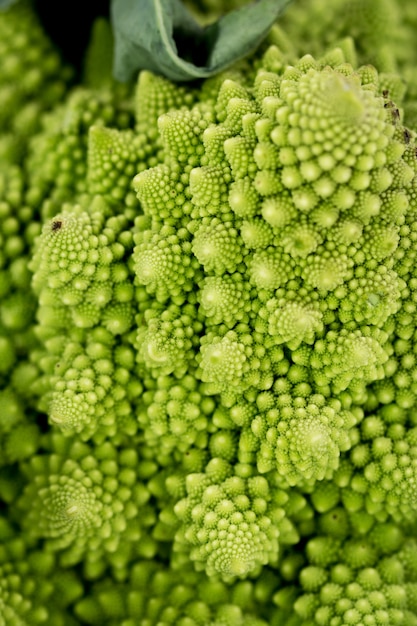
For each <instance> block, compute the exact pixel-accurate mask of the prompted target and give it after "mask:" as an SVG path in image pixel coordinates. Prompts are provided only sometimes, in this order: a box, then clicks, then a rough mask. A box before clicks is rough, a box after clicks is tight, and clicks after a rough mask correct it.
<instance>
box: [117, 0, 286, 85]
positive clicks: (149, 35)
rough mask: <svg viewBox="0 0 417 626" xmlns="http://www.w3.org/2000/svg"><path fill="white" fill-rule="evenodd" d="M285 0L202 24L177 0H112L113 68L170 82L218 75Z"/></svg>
mask: <svg viewBox="0 0 417 626" xmlns="http://www.w3.org/2000/svg"><path fill="white" fill-rule="evenodd" d="M289 1H290V0H258V2H255V3H251V4H249V5H245V6H244V7H242V8H240V9H236V10H234V11H231V12H230V13H228V14H227V15H225V16H224V17H222V18H221V19H220V20H218V21H217V22H215V23H214V24H210V25H209V26H207V27H206V28H202V27H201V26H200V25H199V24H198V23H197V22H196V21H195V20H194V18H193V17H192V15H191V14H190V13H189V11H188V10H187V9H186V7H185V6H184V5H183V4H182V3H181V2H180V0H112V5H111V19H112V23H113V33H114V38H115V58H114V67H113V72H114V75H115V78H116V79H117V80H120V81H127V80H129V79H130V78H131V77H132V75H133V74H134V73H136V72H138V71H139V70H141V69H147V70H151V71H153V72H155V73H159V74H163V75H164V76H166V77H167V78H169V79H171V80H175V81H188V80H195V79H197V78H206V77H208V76H212V75H213V74H217V73H218V72H220V71H221V70H223V69H224V68H226V67H227V66H229V65H231V64H232V63H233V62H234V61H237V60H238V59H241V58H243V57H244V56H246V55H247V54H248V53H250V52H251V51H252V50H254V49H255V48H256V47H257V46H258V44H259V43H260V42H261V41H262V39H263V38H264V37H265V36H266V35H267V34H268V31H269V29H270V27H271V26H272V24H273V23H274V21H275V20H276V19H277V17H278V15H279V14H280V13H281V12H282V10H283V9H284V7H285V5H286V4H288V2H289Z"/></svg>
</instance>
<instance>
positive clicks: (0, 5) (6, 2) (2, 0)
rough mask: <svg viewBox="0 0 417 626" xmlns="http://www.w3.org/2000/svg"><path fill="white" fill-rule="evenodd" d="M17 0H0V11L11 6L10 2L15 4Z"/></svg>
mask: <svg viewBox="0 0 417 626" xmlns="http://www.w3.org/2000/svg"><path fill="white" fill-rule="evenodd" d="M18 1H19V0H0V11H4V10H5V9H8V8H9V7H11V6H12V4H16V2H18Z"/></svg>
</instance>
